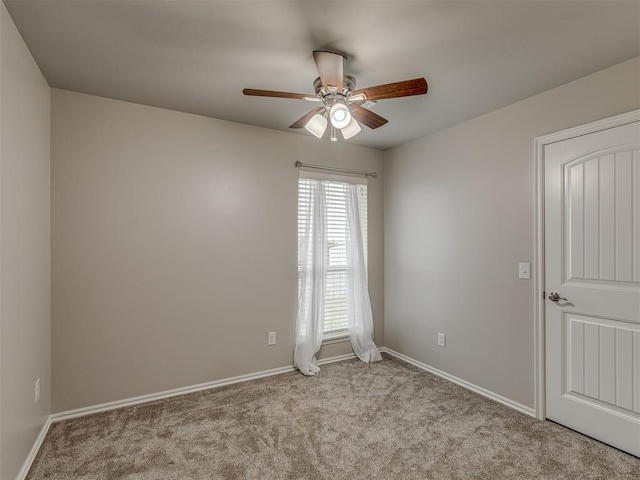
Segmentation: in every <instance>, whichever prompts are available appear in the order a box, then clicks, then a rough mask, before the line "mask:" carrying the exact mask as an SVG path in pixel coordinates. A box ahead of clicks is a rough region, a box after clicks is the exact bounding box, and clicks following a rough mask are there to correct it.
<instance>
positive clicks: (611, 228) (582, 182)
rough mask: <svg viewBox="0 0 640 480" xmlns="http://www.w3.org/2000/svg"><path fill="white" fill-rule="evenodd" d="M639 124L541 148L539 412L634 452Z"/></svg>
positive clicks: (638, 419)
mask: <svg viewBox="0 0 640 480" xmlns="http://www.w3.org/2000/svg"><path fill="white" fill-rule="evenodd" d="M639 265H640V122H634V123H630V124H628V125H623V126H621V127H616V128H611V129H608V130H603V131H601V132H596V133H592V134H589V135H583V136H580V137H576V138H572V139H569V140H565V141H561V142H557V143H554V144H550V145H546V146H545V290H546V294H547V296H548V295H549V293H551V292H555V293H558V294H559V296H560V297H564V298H563V299H561V300H559V301H557V302H553V301H551V300H549V299H548V300H547V301H546V305H545V317H546V320H545V325H546V327H545V329H546V331H545V342H546V343H545V347H546V378H547V381H546V382H547V385H546V392H547V393H546V411H547V417H548V418H550V419H551V420H554V421H557V422H559V423H562V424H564V425H567V426H568V427H570V428H573V429H575V430H578V431H581V432H583V433H585V434H587V435H590V436H592V437H594V438H597V439H600V440H602V441H604V442H606V443H609V444H611V445H613V446H615V447H618V448H620V449H622V450H625V451H627V452H629V453H632V454H634V455H636V456H640V408H639V407H640V268H639Z"/></svg>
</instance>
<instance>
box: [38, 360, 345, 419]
mask: <svg viewBox="0 0 640 480" xmlns="http://www.w3.org/2000/svg"><path fill="white" fill-rule="evenodd" d="M352 358H356V356H355V354H353V353H348V354H346V355H339V356H335V357H329V358H325V359H322V360H318V362H317V363H318V365H326V364H328V363H334V362H342V361H344V360H351V359H352ZM295 370H296V368H295V367H294V366H293V365H289V366H286V367H279V368H272V369H270V370H263V371H260V372H255V373H248V374H246V375H239V376H237V377H230V378H223V379H220V380H214V381H212V382H206V383H200V384H198V385H191V386H188V387H180V388H174V389H172V390H165V391H163V392H157V393H151V394H148V395H140V396H138V397H132V398H125V399H122V400H116V401H113V402H107V403H101V404H99V405H92V406H89V407H82V408H77V409H74V410H67V411H65V412H59V413H54V414H52V415H51V421H52V422H54V423H55V422H60V421H62V420H69V419H72V418H78V417H84V416H85V415H93V414H94V413H100V412H108V411H109V410H116V409H118V408H125V407H131V406H133V405H139V404H141V403H148V402H154V401H156V400H162V399H164V398H170V397H176V396H178V395H185V394H188V393H194V392H200V391H202V390H209V389H211V388H217V387H223V386H225V385H232V384H234V383H242V382H248V381H249V380H257V379H259V378H265V377H272V376H274V375H280V374H282V373H289V372H294V371H295Z"/></svg>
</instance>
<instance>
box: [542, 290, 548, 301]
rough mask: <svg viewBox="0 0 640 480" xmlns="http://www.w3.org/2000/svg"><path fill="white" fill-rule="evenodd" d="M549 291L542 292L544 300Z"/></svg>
mask: <svg viewBox="0 0 640 480" xmlns="http://www.w3.org/2000/svg"><path fill="white" fill-rule="evenodd" d="M546 294H547V292H542V299H543V300H544V298H545V297H546Z"/></svg>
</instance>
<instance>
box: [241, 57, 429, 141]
mask: <svg viewBox="0 0 640 480" xmlns="http://www.w3.org/2000/svg"><path fill="white" fill-rule="evenodd" d="M313 59H314V61H315V63H316V67H317V68H318V73H319V74H320V77H319V78H317V79H316V80H315V82H313V88H314V90H315V96H314V95H305V94H303V93H291V92H277V91H273V90H255V89H252V88H245V89H244V90H243V91H242V93H244V94H245V95H252V96H257V97H275V98H293V99H299V100H307V101H310V102H317V103H321V104H322V105H320V106H318V107H316V108H314V109H313V110H311V111H310V112H309V113H307V114H306V115H304V116H303V117H301V118H299V119H298V120H296V121H295V122H293V123H292V124H291V125H290V126H289V128H305V129H306V130H308V131H309V132H310V133H312V134H313V135H315V136H316V137H318V138H322V136H323V135H324V133H325V131H326V130H327V126H328V125H330V126H331V129H330V138H331V140H332V141H334V142H335V141H337V140H338V137H337V135H336V131H338V130H339V131H340V132H341V133H342V136H343V137H344V138H345V140H346V139H349V138H351V137H353V136H354V135H357V134H358V133H360V131H361V128H360V123H362V124H364V125H366V126H367V127H369V128H372V129H373V128H378V127H381V126H382V125H384V124H385V123H387V122H388V120H387V119H386V118H383V117H381V116H380V115H378V114H376V113H374V112H372V111H371V110H369V109H367V108H365V107H364V106H363V104H365V102H375V101H376V100H384V99H387V98H399V97H409V96H413V95H424V94H426V93H427V89H428V87H427V81H426V80H425V79H424V78H416V79H414V80H405V81H403V82H395V83H388V84H385V85H378V86H375V87H368V88H363V89H360V90H356V89H355V87H356V79H355V78H354V77H353V76H351V75H346V74H345V73H344V72H343V70H344V64H345V56H344V55H342V54H340V53H334V52H325V51H314V52H313ZM358 122H360V123H358Z"/></svg>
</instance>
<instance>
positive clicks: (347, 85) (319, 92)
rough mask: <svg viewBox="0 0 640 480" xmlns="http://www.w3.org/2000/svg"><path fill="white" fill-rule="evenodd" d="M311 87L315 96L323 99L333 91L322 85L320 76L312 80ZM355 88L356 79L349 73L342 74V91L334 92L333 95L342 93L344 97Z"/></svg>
mask: <svg viewBox="0 0 640 480" xmlns="http://www.w3.org/2000/svg"><path fill="white" fill-rule="evenodd" d="M313 89H314V91H315V92H316V97H318V98H322V99H325V98H326V97H328V96H329V95H332V93H333V92H331V90H329V89H326V88H324V87H323V86H322V80H321V79H320V77H318V78H316V80H315V81H314V82H313ZM355 89H356V79H355V77H353V76H351V75H344V76H343V80H342V92H341V93H334V95H342V96H343V97H346V96H347V95H349V94H351V93H352V92H353V91H354V90H355Z"/></svg>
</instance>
